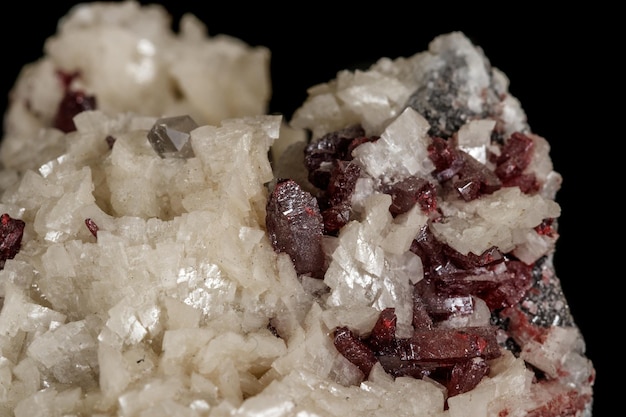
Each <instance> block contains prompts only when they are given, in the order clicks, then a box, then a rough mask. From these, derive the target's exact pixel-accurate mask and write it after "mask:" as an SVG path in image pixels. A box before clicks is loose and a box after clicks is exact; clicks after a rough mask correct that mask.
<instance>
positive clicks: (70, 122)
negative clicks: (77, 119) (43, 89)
mask: <svg viewBox="0 0 626 417" xmlns="http://www.w3.org/2000/svg"><path fill="white" fill-rule="evenodd" d="M95 108H96V98H95V96H91V95H87V94H85V93H84V92H83V91H70V90H67V91H66V92H65V95H64V96H63V99H62V100H61V102H60V103H59V107H58V109H57V113H56V116H55V118H54V123H53V126H54V127H55V128H57V129H59V130H61V131H62V132H65V133H68V132H73V131H75V130H76V125H75V124H74V116H76V115H77V114H78V113H81V112H83V111H85V110H95Z"/></svg>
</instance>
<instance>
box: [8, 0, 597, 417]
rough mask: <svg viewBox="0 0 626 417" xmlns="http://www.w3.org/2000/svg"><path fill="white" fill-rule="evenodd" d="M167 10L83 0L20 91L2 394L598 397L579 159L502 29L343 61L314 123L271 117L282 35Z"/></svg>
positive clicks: (420, 407)
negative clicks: (567, 173)
mask: <svg viewBox="0 0 626 417" xmlns="http://www.w3.org/2000/svg"><path fill="white" fill-rule="evenodd" d="M166 21H167V15H166V13H165V11H164V10H162V9H160V8H159V7H158V6H142V7H139V6H138V5H137V4H136V3H133V2H122V3H116V4H113V3H111V4H107V3H93V4H85V5H82V6H80V7H78V8H76V9H74V10H73V11H72V12H71V13H70V14H69V15H68V17H67V18H65V19H64V20H63V21H62V22H61V24H60V26H59V33H58V34H57V35H55V36H53V37H52V38H50V39H49V40H48V42H47V43H46V45H47V49H46V50H47V54H46V56H45V57H44V58H42V60H41V61H38V62H37V63H34V64H30V65H27V66H26V67H25V69H24V71H23V72H22V73H21V74H20V77H19V78H18V80H17V82H16V85H15V88H14V89H13V91H12V95H11V103H10V107H9V110H8V112H7V114H6V116H5V136H4V138H3V141H2V144H1V146H2V147H1V148H0V152H1V156H2V161H3V164H4V165H3V167H2V170H1V171H0V191H1V196H0V214H2V217H1V218H0V239H1V241H0V261H1V262H2V263H1V264H0V265H1V268H2V269H1V270H0V300H1V307H2V309H1V310H0V414H1V415H7V416H15V417H36V416H42V417H43V416H63V415H93V416H102V417H105V416H111V417H112V416H124V417H125V416H129V417H130V416H133V417H135V416H136V417H143V416H157V417H158V416H163V417H171V416H176V417H178V416H181V417H206V416H211V417H215V416H219V417H222V416H233V417H237V416H239V417H251V416H275V417H283V416H284V417H287V416H289V417H296V416H297V417H304V416H307V417H313V416H316V417H317V416H319V417H322V416H324V417H325V416H342V417H345V416H357V415H358V416H372V417H373V416H388V415H397V416H407V417H427V416H428V417H461V416H463V417H483V416H505V415H506V416H519V417H591V405H592V398H593V391H592V387H593V382H594V378H595V371H594V368H593V364H592V363H591V362H590V361H589V360H588V359H587V358H586V357H585V344H584V339H583V338H582V336H581V335H580V333H579V330H578V328H577V327H576V324H575V322H574V320H573V318H572V316H571V314H570V312H569V310H568V305H567V300H566V299H565V298H564V296H563V294H562V291H561V289H560V283H559V279H558V278H557V276H556V272H555V270H554V267H553V265H552V256H553V252H554V244H555V241H556V239H557V238H558V233H557V222H558V217H559V215H560V207H559V205H558V204H557V203H556V202H555V201H554V197H555V195H556V192H557V191H558V189H559V187H560V183H561V177H560V176H559V174H558V173H557V172H555V171H554V170H553V167H552V163H551V160H550V158H549V145H548V142H547V141H546V140H545V139H544V138H542V137H541V136H539V135H537V134H535V133H533V132H532V131H531V129H530V127H529V126H528V124H527V123H526V119H525V115H524V112H523V110H522V108H521V106H520V104H519V103H518V101H517V100H516V99H515V98H514V97H512V96H511V95H510V94H509V93H508V81H507V79H506V77H505V75H504V74H502V73H501V72H499V71H498V70H497V69H495V68H493V67H491V66H490V64H489V61H488V60H487V58H486V57H485V56H484V55H483V53H482V51H481V50H480V49H479V48H478V47H476V46H474V45H472V44H471V43H470V42H469V40H468V39H467V38H466V37H465V36H464V35H463V34H461V33H450V34H446V35H442V36H440V37H437V38H436V39H434V40H433V41H432V43H431V44H430V47H429V50H428V51H425V52H422V53H418V54H416V55H414V56H411V57H408V58H397V59H388V58H382V59H380V60H379V61H378V62H376V63H375V64H374V65H372V67H370V68H369V69H367V70H363V71H354V72H352V71H340V72H338V74H337V78H336V79H334V80H331V81H329V82H328V83H324V84H321V85H317V86H314V87H312V88H311V89H310V90H309V96H308V98H307V100H306V101H305V102H304V103H303V105H302V106H301V107H300V108H299V109H298V110H297V111H296V112H295V113H294V117H293V120H291V121H290V122H291V125H292V127H293V128H294V129H296V130H298V131H300V130H301V131H303V132H304V131H308V132H310V139H306V135H291V134H284V132H285V129H284V122H285V121H284V120H282V118H281V117H280V116H275V115H272V116H270V115H263V113H264V111H265V110H264V109H265V105H266V100H267V94H268V91H269V86H268V85H267V84H262V85H259V80H266V79H267V51H265V50H258V49H257V50H255V49H251V48H248V47H246V46H245V45H243V44H242V43H241V42H237V41H236V40H233V39H222V40H216V39H214V38H208V36H207V35H206V32H205V29H204V28H203V26H202V25H201V24H200V23H199V22H198V21H197V20H195V19H194V18H193V17H192V16H187V17H186V18H185V19H184V21H185V22H187V23H185V24H181V27H182V28H183V31H182V33H181V35H178V36H176V35H174V34H172V33H170V31H169V28H167V26H166V25H165V23H164V22H166ZM185 28H187V29H185ZM80 39H82V40H84V41H85V42H86V43H79V40H80ZM120 39H124V40H125V42H128V44H123V45H124V46H122V47H121V50H122V51H127V52H128V54H123V55H121V56H120V57H118V58H113V57H104V58H106V59H102V58H103V57H101V58H100V59H98V62H99V64H100V65H99V66H95V65H93V66H89V65H85V66H83V65H84V63H86V62H90V59H92V60H93V59H95V58H94V57H93V56H92V54H93V48H89V47H88V46H89V45H91V44H97V45H100V48H99V49H100V50H101V51H104V52H101V53H105V54H106V51H108V50H111V49H112V48H113V46H112V45H113V44H109V43H108V42H109V41H110V42H119V41H120ZM62 42H67V44H64V46H63V47H58V48H55V47H54V45H56V44H61V43H62ZM85 45H87V47H85ZM115 45H118V43H115ZM146 45H152V46H151V47H150V48H148V47H147V46H146ZM144 48H148V49H149V50H152V51H153V52H152V54H148V55H149V56H146V54H145V53H142V52H141V51H144V50H145V49H144ZM131 51H132V53H131ZM200 51H202V52H200ZM61 53H62V55H63V56H65V57H66V58H67V57H70V56H72V57H74V60H73V61H72V60H69V61H68V60H64V59H61V58H60V54H61ZM187 53H188V54H189V56H188V55H186V54H187ZM214 53H215V54H217V55H216V56H217V57H218V58H219V59H217V58H216V56H214V55H213V54H214ZM57 54H59V55H57ZM191 56H194V57H195V58H194V59H196V58H197V59H198V61H193V62H192V58H191ZM198 56H200V57H203V58H198ZM67 59H69V58H67ZM144 59H145V61H144ZM213 59H216V60H217V61H219V64H218V63H217V62H213ZM138 60H139V61H138ZM142 62H147V63H146V64H145V65H146V67H145V68H153V69H154V70H155V72H152V73H151V72H150V71H148V72H147V73H146V72H141V71H140V73H141V74H144V75H145V76H146V77H148V80H149V81H148V83H149V84H150V83H152V84H153V85H152V87H151V88H145V84H144V82H145V80H146V79H145V78H141V77H139V78H138V75H137V74H138V73H137V71H139V69H138V68H139V67H141V65H139V64H140V63H142ZM183 63H185V65H183ZM137 65H139V67H137ZM179 65H180V67H179ZM202 65H207V66H209V68H212V69H213V72H211V71H209V74H211V75H210V76H208V75H207V70H206V68H204V69H202V68H197V67H194V66H200V67H202ZM217 65H219V68H217V67H215V66H217ZM142 68H143V67H142ZM175 68H178V70H176V69H175ZM235 69H236V70H235ZM199 72H202V73H203V74H204V75H203V76H202V77H196V76H195V75H196V74H198V73H199ZM68 74H70V75H68ZM147 74H153V75H154V77H155V78H151V77H150V76H148V75H147ZM157 74H160V76H158V75H157ZM118 77H122V78H123V81H121V82H123V83H125V84H126V91H127V93H126V94H117V93H116V91H118V92H119V90H116V88H117V87H118V86H114V85H112V83H111V80H113V79H117V78H118ZM124 77H128V78H124ZM216 79H219V80H220V82H217V81H216ZM106 80H109V81H106ZM224 80H229V83H231V84H232V85H233V86H234V85H235V84H236V85H237V86H236V88H237V89H241V91H240V90H236V91H235V90H231V89H229V88H226V87H225V86H224V85H225V82H224ZM229 83H226V84H229ZM155 85H158V86H160V87H161V88H160V89H159V88H154V87H155ZM219 88H224V90H220V91H221V92H222V93H223V94H222V95H220V94H218V95H217V96H216V95H215V94H209V92H212V93H215V91H216V89H218V90H219ZM232 88H235V87H232ZM259 89H260V90H259ZM162 90H165V91H162ZM131 93H132V94H131ZM155 94H156V95H157V96H155ZM159 94H163V96H158V95H159ZM194 94H197V96H194ZM242 94H243V95H242ZM207 95H208V97H207ZM193 97H195V98H193ZM203 100H211V103H210V105H209V104H207V103H204V102H203ZM140 102H141V103H145V104H148V105H150V106H155V107H148V108H146V107H144V106H139V105H138V103H140ZM203 103H204V104H203ZM205 104H206V105H205ZM68 120H69V121H70V122H71V123H69V122H68ZM268 155H271V158H270V157H269V156H268Z"/></svg>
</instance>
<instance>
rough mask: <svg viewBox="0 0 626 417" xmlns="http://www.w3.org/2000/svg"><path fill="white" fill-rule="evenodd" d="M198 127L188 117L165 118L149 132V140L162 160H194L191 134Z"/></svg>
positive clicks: (157, 122)
mask: <svg viewBox="0 0 626 417" xmlns="http://www.w3.org/2000/svg"><path fill="white" fill-rule="evenodd" d="M197 127H198V124H197V123H196V122H195V121H194V120H193V119H192V118H191V117H190V116H187V115H185V116H174V117H163V118H161V119H158V120H157V121H156V122H155V123H154V126H152V129H150V131H149V132H148V140H149V141H150V144H151V145H152V147H153V148H154V150H155V151H156V153H157V154H159V156H160V157H161V158H193V157H194V156H195V155H194V153H193V149H192V148H191V143H190V141H189V138H190V137H191V135H190V134H189V133H190V132H191V131H192V130H194V129H195V128H197Z"/></svg>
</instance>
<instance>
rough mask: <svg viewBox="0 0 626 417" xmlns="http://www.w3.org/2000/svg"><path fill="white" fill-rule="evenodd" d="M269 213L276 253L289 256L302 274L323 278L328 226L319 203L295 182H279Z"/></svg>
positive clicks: (267, 220) (271, 235) (267, 222)
mask: <svg viewBox="0 0 626 417" xmlns="http://www.w3.org/2000/svg"><path fill="white" fill-rule="evenodd" d="M266 211H267V215H266V221H265V224H266V227H267V231H268V233H269V237H270V241H271V243H272V246H273V247H274V250H276V251H278V252H286V253H288V254H289V256H290V257H291V260H292V261H293V263H294V266H295V269H296V272H298V274H309V275H311V276H313V277H321V276H322V275H323V267H324V253H323V252H322V236H323V232H324V224H323V220H322V215H321V213H320V210H319V207H318V204H317V200H316V199H315V198H314V197H313V196H312V195H311V194H310V193H309V192H307V191H305V190H303V189H302V188H301V187H300V186H299V185H298V184H297V183H296V182H295V181H293V180H284V181H278V183H277V184H276V186H275V187H274V190H273V192H272V194H271V195H270V198H269V200H268V203H267V209H266Z"/></svg>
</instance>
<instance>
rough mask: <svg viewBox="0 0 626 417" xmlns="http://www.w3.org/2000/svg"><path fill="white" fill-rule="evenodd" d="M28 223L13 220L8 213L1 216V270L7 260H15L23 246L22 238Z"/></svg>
mask: <svg viewBox="0 0 626 417" xmlns="http://www.w3.org/2000/svg"><path fill="white" fill-rule="evenodd" d="M25 225H26V223H24V221H23V220H20V219H14V218H12V217H11V216H10V215H9V214H8V213H4V214H2V216H0V269H3V268H4V264H5V262H6V261H7V259H13V258H14V257H15V255H17V253H18V252H19V250H20V248H21V246H22V237H23V235H24V227H25Z"/></svg>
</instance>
